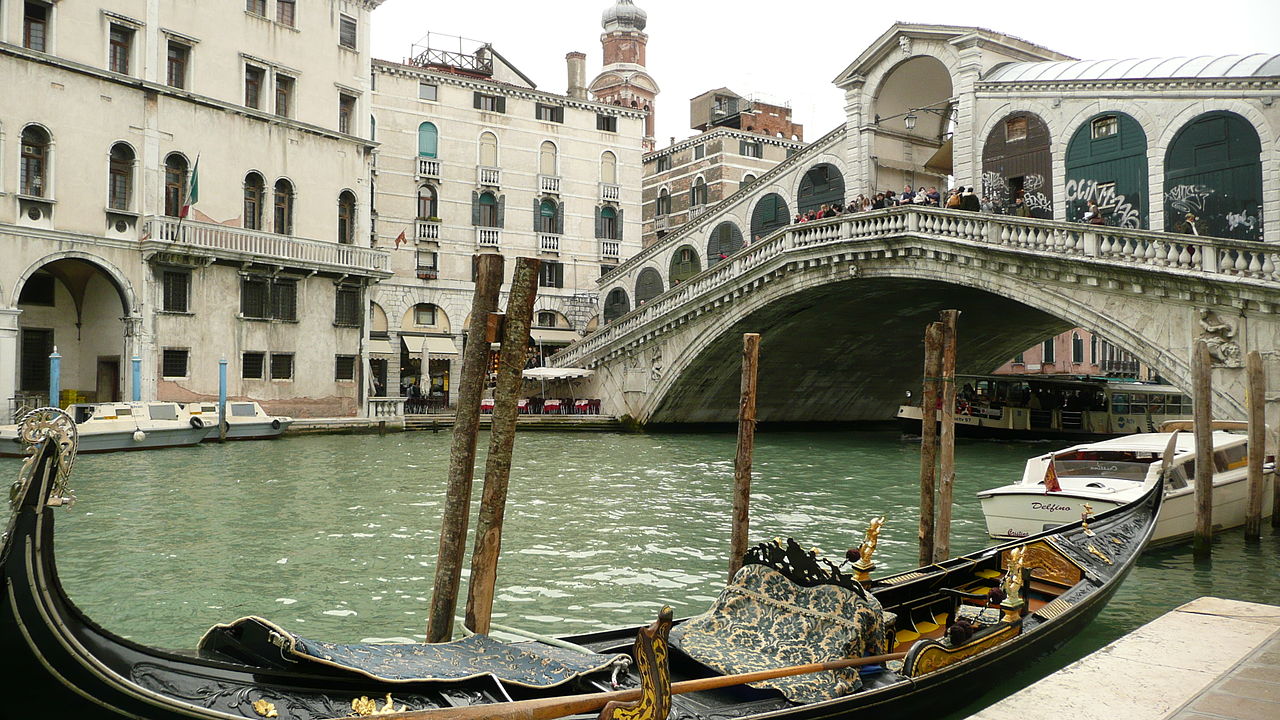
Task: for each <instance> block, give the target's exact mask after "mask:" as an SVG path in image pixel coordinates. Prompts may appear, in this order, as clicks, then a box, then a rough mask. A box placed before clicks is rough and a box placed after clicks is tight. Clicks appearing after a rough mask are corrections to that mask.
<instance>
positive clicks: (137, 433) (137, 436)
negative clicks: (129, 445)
mask: <svg viewBox="0 0 1280 720" xmlns="http://www.w3.org/2000/svg"><path fill="white" fill-rule="evenodd" d="M146 439H147V434H146V433H144V432H142V431H141V430H134V431H133V441H134V442H142V441H143V440H146Z"/></svg>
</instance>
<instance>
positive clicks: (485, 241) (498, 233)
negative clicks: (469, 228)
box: [476, 227, 502, 248]
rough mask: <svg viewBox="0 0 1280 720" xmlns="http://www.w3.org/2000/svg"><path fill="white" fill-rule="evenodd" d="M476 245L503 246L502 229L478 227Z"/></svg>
mask: <svg viewBox="0 0 1280 720" xmlns="http://www.w3.org/2000/svg"><path fill="white" fill-rule="evenodd" d="M476 245H478V246H480V247H492V248H496V247H502V230H501V229H499V228H490V227H478V228H476Z"/></svg>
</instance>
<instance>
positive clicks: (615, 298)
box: [602, 287, 631, 323]
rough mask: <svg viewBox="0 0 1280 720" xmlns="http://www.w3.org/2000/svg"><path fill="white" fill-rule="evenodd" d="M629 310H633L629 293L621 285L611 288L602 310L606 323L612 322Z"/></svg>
mask: <svg viewBox="0 0 1280 720" xmlns="http://www.w3.org/2000/svg"><path fill="white" fill-rule="evenodd" d="M629 312H631V298H630V297H629V296H628V295H627V291H626V290H624V289H622V288H620V287H616V288H614V289H612V290H610V291H609V294H608V295H606V296H605V298H604V310H603V311H602V315H603V317H604V321H605V323H611V322H613V321H614V320H617V319H618V318H620V317H622V316H623V315H626V314H627V313H629Z"/></svg>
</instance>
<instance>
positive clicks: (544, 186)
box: [538, 175, 560, 195]
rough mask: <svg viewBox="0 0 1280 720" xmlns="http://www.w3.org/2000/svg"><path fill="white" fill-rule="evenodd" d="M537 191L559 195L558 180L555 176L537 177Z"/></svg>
mask: <svg viewBox="0 0 1280 720" xmlns="http://www.w3.org/2000/svg"><path fill="white" fill-rule="evenodd" d="M538 191H539V192H544V193H551V194H553V195H559V194H560V178H558V177H556V176H555V175H539V176H538Z"/></svg>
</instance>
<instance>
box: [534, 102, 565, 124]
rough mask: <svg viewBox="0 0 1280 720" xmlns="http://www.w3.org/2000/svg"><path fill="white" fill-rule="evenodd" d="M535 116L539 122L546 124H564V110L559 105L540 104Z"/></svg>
mask: <svg viewBox="0 0 1280 720" xmlns="http://www.w3.org/2000/svg"><path fill="white" fill-rule="evenodd" d="M534 114H535V115H536V116H537V118H538V119H539V120H542V121H544V122H554V123H562V122H564V108H563V107H561V106H559V105H543V104H542V103H538V105H537V108H536V109H535V110H534Z"/></svg>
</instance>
